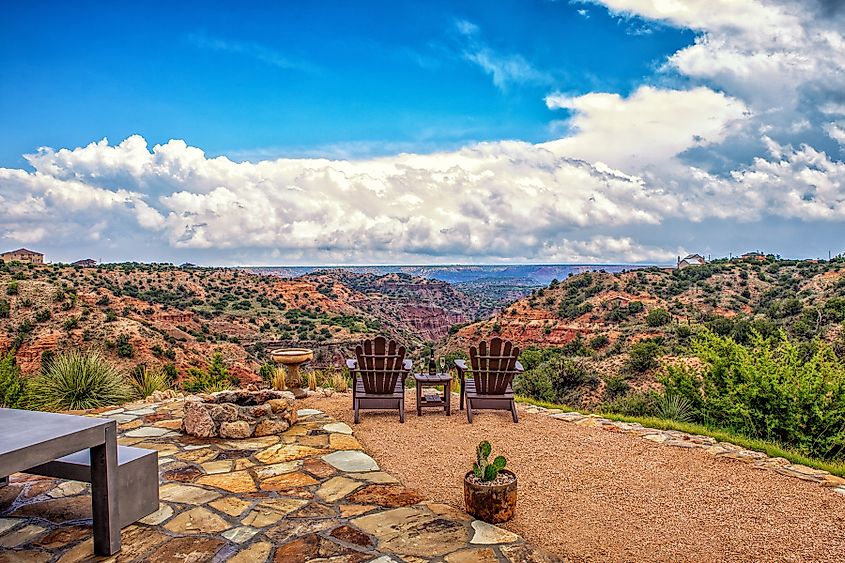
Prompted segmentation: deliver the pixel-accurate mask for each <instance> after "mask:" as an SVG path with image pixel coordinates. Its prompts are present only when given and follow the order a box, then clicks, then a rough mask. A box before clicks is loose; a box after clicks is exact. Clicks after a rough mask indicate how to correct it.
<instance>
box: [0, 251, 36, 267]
mask: <svg viewBox="0 0 845 563" xmlns="http://www.w3.org/2000/svg"><path fill="white" fill-rule="evenodd" d="M0 258H2V259H3V262H6V263H9V262H29V263H30V264H43V263H44V255H43V254H42V253H40V252H35V251H32V250H28V249H26V248H19V249H17V250H10V251H9V252H4V253H3V254H0Z"/></svg>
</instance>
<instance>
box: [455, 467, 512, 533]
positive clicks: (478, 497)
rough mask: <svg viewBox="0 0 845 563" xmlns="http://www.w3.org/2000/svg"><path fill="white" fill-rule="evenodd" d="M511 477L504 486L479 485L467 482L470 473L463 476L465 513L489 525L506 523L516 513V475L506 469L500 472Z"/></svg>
mask: <svg viewBox="0 0 845 563" xmlns="http://www.w3.org/2000/svg"><path fill="white" fill-rule="evenodd" d="M500 473H503V474H505V475H510V476H511V477H513V481H511V482H510V483H507V484H505V485H479V484H476V483H474V482H471V481H470V480H469V477H470V476H471V475H472V471H469V472H468V473H467V474H466V475H465V476H464V502H465V503H466V508H467V512H468V513H469V514H471V515H473V516H475V517H476V518H478V519H479V520H484V521H485V522H489V523H490V524H499V523H501V522H507V521H508V520H510V519H511V518H513V514H514V512H515V511H516V475H514V474H513V473H512V472H511V471H508V470H507V469H503V470H502V471H500Z"/></svg>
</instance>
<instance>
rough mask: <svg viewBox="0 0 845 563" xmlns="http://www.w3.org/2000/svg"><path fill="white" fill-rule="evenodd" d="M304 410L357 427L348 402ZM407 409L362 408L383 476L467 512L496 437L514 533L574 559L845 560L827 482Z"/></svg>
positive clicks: (627, 442)
mask: <svg viewBox="0 0 845 563" xmlns="http://www.w3.org/2000/svg"><path fill="white" fill-rule="evenodd" d="M454 402H455V403H457V398H455V400H454ZM305 403H306V404H307V406H309V407H314V408H319V409H322V410H324V411H326V412H327V413H329V414H331V415H332V416H334V417H336V418H337V419H338V420H343V421H345V422H347V423H349V424H350V425H352V399H351V396H349V395H346V396H338V395H336V396H334V397H332V398H331V399H326V398H316V397H315V398H309V399H307V401H305ZM405 406H406V422H405V424H400V423H399V417H398V414H397V413H396V411H393V412H387V411H385V412H383V413H382V412H380V411H363V412H362V418H361V424H359V425H357V426H355V427H354V430H355V435H356V436H357V437H358V439H359V441H361V443H362V444H363V445H364V447H365V448H366V449H367V450H368V451H369V452H370V453H371V454H372V455H373V457H375V459H376V460H377V461H378V463H379V465H381V467H382V468H383V469H385V470H386V471H388V472H390V473H392V474H393V475H395V476H397V477H398V478H400V479H401V480H402V481H403V482H404V484H405V485H406V486H409V487H411V488H414V489H416V490H418V491H419V492H421V493H422V494H424V495H425V496H427V497H428V498H430V499H432V500H438V501H442V502H447V503H449V504H452V505H454V506H456V507H460V508H463V488H462V478H463V475H464V474H465V473H466V471H468V470H469V469H470V468H471V465H472V461H473V456H474V451H475V446H476V445H477V444H478V442H480V441H481V440H485V439H486V440H489V441H490V442H491V443H492V444H493V455H494V456H495V455H499V454H501V455H504V456H505V457H507V459H508V466H507V467H508V469H510V470H512V471H514V472H515V473H516V474H517V476H518V477H519V502H518V505H517V516H516V517H515V518H514V519H513V520H512V521H511V522H510V523H508V524H506V525H505V527H506V528H508V529H510V530H512V531H514V532H517V533H519V534H521V535H522V536H523V537H525V538H526V539H527V540H529V541H531V542H532V543H534V544H535V545H537V546H539V547H543V548H545V549H548V550H549V551H552V552H554V553H557V554H559V555H562V556H565V557H568V558H571V559H572V560H574V561H695V562H705V561H795V562H807V561H845V497H843V496H842V495H839V494H837V493H834V492H833V491H831V490H829V489H825V488H822V487H820V486H818V485H817V484H814V483H806V482H803V481H800V480H798V479H795V478H792V477H786V476H782V475H778V474H776V473H773V472H771V471H762V470H759V469H754V468H752V467H750V466H747V465H745V464H743V463H742V462H739V461H735V460H727V459H725V460H722V459H716V458H714V457H712V456H710V455H709V454H706V453H704V452H701V451H698V450H684V449H681V448H674V447H668V446H663V445H660V444H654V443H652V442H649V441H648V440H642V439H639V438H634V437H631V436H627V435H622V434H616V433H613V432H609V431H607V430H600V429H595V428H584V427H581V426H577V425H574V424H570V423H566V422H563V421H557V420H553V419H550V418H548V417H547V416H544V415H531V414H525V413H521V414H520V422H519V424H513V423H512V422H511V420H510V414H506V413H497V412H495V411H482V412H479V413H477V415H476V417H475V421H474V423H473V424H471V425H470V424H467V421H466V415H465V414H464V413H463V412H455V413H453V415H452V416H451V417H448V418H447V417H446V416H445V415H444V413H443V412H442V411H438V410H434V409H431V410H423V416H422V417H417V415H416V407H415V403H414V399H413V397H409V398H408V399H407V400H406V402H405Z"/></svg>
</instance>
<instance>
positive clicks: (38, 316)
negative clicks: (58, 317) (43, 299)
mask: <svg viewBox="0 0 845 563" xmlns="http://www.w3.org/2000/svg"><path fill="white" fill-rule="evenodd" d="M52 316H53V314H52V313H50V309H39V310H38V311H36V312H35V320H36V321H38V322H39V323H43V322H44V321H49V320H50V317H52Z"/></svg>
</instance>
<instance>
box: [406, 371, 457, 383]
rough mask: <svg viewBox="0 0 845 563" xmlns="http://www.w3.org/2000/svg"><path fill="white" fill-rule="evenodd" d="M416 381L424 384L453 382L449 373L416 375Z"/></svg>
mask: <svg viewBox="0 0 845 563" xmlns="http://www.w3.org/2000/svg"><path fill="white" fill-rule="evenodd" d="M414 379H415V380H417V381H419V382H422V383H427V382H431V383H435V382H437V383H443V382H446V381H451V380H452V375H451V374H448V373H435V374H434V375H429V374H428V373H415V374H414Z"/></svg>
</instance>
